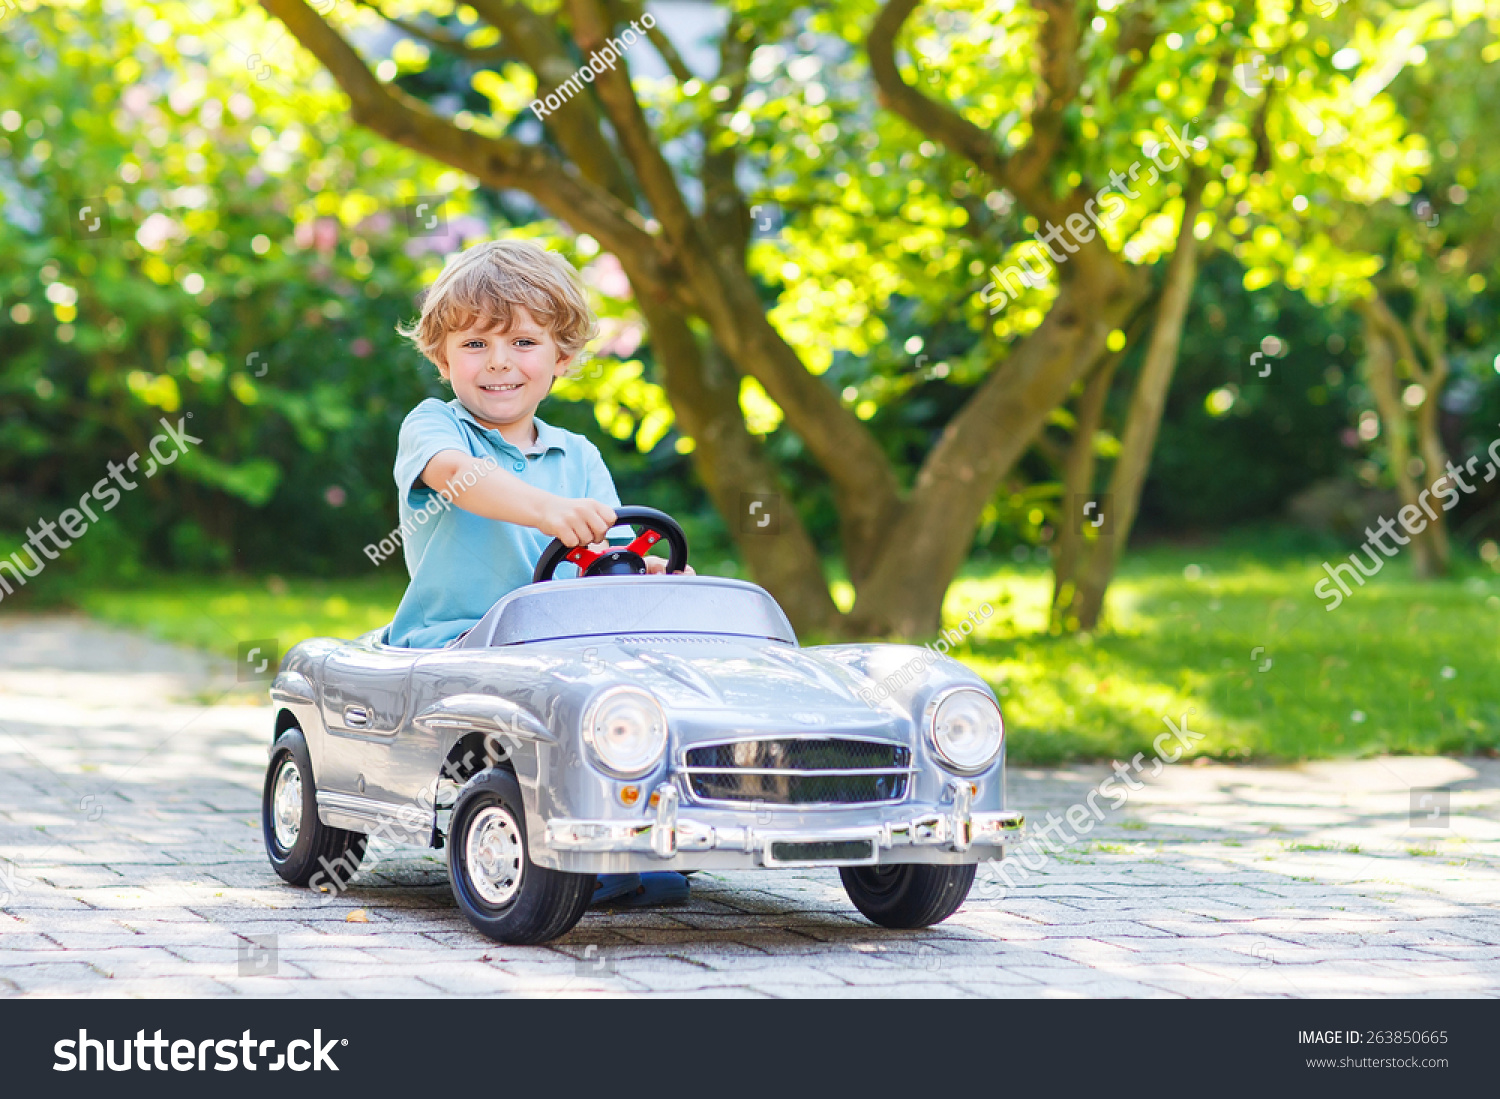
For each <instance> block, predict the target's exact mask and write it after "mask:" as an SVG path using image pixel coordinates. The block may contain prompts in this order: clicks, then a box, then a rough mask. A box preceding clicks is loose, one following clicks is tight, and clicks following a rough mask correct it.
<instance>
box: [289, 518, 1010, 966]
mask: <svg viewBox="0 0 1500 1099" xmlns="http://www.w3.org/2000/svg"><path fill="white" fill-rule="evenodd" d="M617 516H618V520H617V521H618V522H619V523H620V524H622V525H628V526H630V527H631V528H632V529H635V530H638V531H639V533H638V534H637V535H636V537H635V538H634V540H633V541H632V542H631V543H630V544H629V545H628V546H624V547H621V548H617V549H611V550H610V551H609V552H607V553H604V554H602V555H596V554H594V553H593V552H591V551H590V550H588V549H587V548H582V547H580V548H575V549H569V548H568V547H566V546H564V545H563V544H562V543H561V542H554V543H553V544H552V545H551V546H550V547H549V548H548V549H547V551H546V553H545V554H544V555H543V557H542V559H541V561H540V562H539V564H538V565H537V569H536V574H535V580H536V581H537V582H536V583H534V584H532V585H530V586H528V587H525V588H522V589H520V590H517V591H515V592H512V593H511V594H510V595H508V596H506V597H505V598H504V599H502V600H500V601H499V602H498V603H496V604H495V606H494V608H493V609H492V610H491V611H490V612H489V613H488V614H487V615H486V616H485V617H484V618H483V619H482V620H481V621H480V622H479V624H478V625H477V626H475V627H474V629H473V630H471V631H470V632H469V633H468V634H467V635H466V636H465V637H464V638H463V639H462V640H461V641H460V642H459V643H457V644H456V645H455V646H454V647H451V648H445V649H405V648H394V647H392V646H390V645H387V644H385V643H384V639H385V633H386V631H385V630H377V631H373V632H371V633H369V634H366V635H365V636H363V637H361V638H359V639H357V640H355V641H341V640H335V639H330V638H316V639H312V640H308V641H303V642H302V643H301V644H299V645H297V646H296V647H295V648H293V649H292V650H291V651H290V652H289V653H288V654H287V656H286V658H285V660H283V662H282V664H281V668H280V670H279V673H278V674H277V676H276V679H275V681H274V683H273V684H272V686H271V698H272V700H273V701H274V703H275V705H276V707H277V713H276V732H275V741H274V743H273V745H272V747H271V762H270V767H269V769H268V771H267V773H266V784H265V794H264V798H263V803H262V807H263V813H262V816H263V832H264V835H265V843H266V850H267V852H268V854H269V855H270V859H271V864H272V866H273V867H274V868H275V869H276V872H277V873H278V874H279V875H281V877H282V878H284V879H285V880H286V881H288V882H292V883H294V884H297V885H308V884H310V883H311V884H312V885H314V886H315V887H321V888H323V889H325V890H328V889H333V890H335V891H337V890H339V889H342V888H343V887H344V886H345V885H346V884H347V882H348V879H349V877H350V876H351V875H352V874H353V873H354V871H355V869H357V867H358V865H359V862H360V859H361V858H362V857H363V855H364V852H365V848H366V844H367V841H368V838H369V835H370V834H372V833H377V834H382V835H386V836H388V837H391V838H394V839H398V840H405V841H410V842H416V843H421V844H424V845H428V846H431V847H434V848H441V847H446V848H447V853H448V856H447V857H448V869H449V874H450V878H451V881H452V887H453V893H454V896H455V897H456V898H457V901H458V904H459V906H460V907H461V908H462V909H463V911H464V913H465V915H466V916H467V917H468V918H469V920H470V921H471V922H472V923H473V924H474V926H475V927H476V928H478V929H479V930H480V931H482V932H484V933H485V934H486V935H489V936H491V937H492V938H494V939H498V940H500V941H502V942H508V943H539V942H546V941H548V940H550V939H554V938H556V937H557V936H559V935H562V934H564V933H566V932H567V931H568V930H569V929H570V928H571V927H572V926H573V925H574V924H575V923H576V922H577V921H578V919H579V918H580V917H581V916H582V915H583V912H584V909H585V908H586V907H587V906H588V904H589V901H590V899H591V896H592V893H593V891H594V888H595V878H596V875H598V874H601V873H615V872H637V871H645V870H681V871H693V870H738V869H750V868H754V867H808V866H832V867H838V868H839V873H840V876H841V877H842V879H843V884H844V888H845V889H846V891H847V892H848V894H849V898H850V900H852V901H853V902H854V905H855V907H856V908H858V909H859V910H860V911H861V912H862V913H864V914H865V916H867V917H868V918H869V919H871V920H873V921H874V922H875V923H877V924H881V925H883V926H885V927H892V928H915V927H925V926H928V925H930V924H934V923H937V922H939V921H941V920H944V919H946V918H947V917H948V916H950V915H952V914H953V913H954V912H955V911H957V909H958V907H959V906H960V905H961V904H962V903H963V902H964V899H965V897H967V895H968V892H969V888H970V886H971V885H972V884H973V881H974V871H975V864H976V863H977V862H978V861H979V859H980V858H981V857H986V858H998V857H1001V855H1002V853H1003V849H1004V844H1006V843H1007V842H1009V841H1011V840H1014V839H1015V838H1016V837H1017V836H1018V835H1019V832H1020V829H1021V826H1022V818H1021V816H1020V815H1019V814H1017V813H1012V812H1006V811H1005V808H1004V780H1005V753H1004V726H1003V723H1002V719H1001V714H1000V709H999V706H998V704H997V703H996V701H995V697H994V695H993V693H992V692H991V691H990V689H989V688H988V686H986V684H985V683H984V681H983V680H981V679H980V678H979V677H978V676H977V675H975V674H974V673H973V672H971V671H970V670H969V669H967V668H965V667H964V666H963V665H962V664H960V663H958V662H957V661H954V660H950V659H948V658H947V657H945V656H937V654H936V653H933V652H931V651H929V650H927V649H921V648H916V647H913V646H905V645H881V644H854V645H821V646H816V647H812V648H801V647H799V645H798V643H797V638H796V636H795V635H794V634H793V632H792V628H791V625H790V624H789V623H788V621H787V618H786V615H785V614H783V613H782V611H781V608H780V607H779V606H777V604H776V602H775V600H773V599H772V598H771V597H770V595H768V594H767V593H766V592H765V591H764V590H763V589H761V588H759V587H757V586H755V585H754V584H748V583H744V582H742V581H738V580H729V579H719V578H712V577H704V576H686V575H665V576H646V575H642V574H643V573H644V572H645V565H644V562H643V560H642V554H643V553H644V552H645V550H646V549H648V548H649V547H650V546H651V545H653V544H655V543H656V542H657V541H660V540H662V539H665V540H666V542H667V544H668V546H669V547H670V553H671V556H670V560H669V562H668V569H669V571H670V572H672V573H675V572H678V571H679V570H681V568H682V567H683V566H684V565H686V563H687V541H686V538H685V537H684V536H683V533H682V530H681V528H680V527H679V526H678V525H677V523H676V522H674V521H673V520H672V519H671V518H670V517H668V516H666V515H664V514H663V513H661V512H659V511H654V510H652V509H650V508H621V509H619V510H618V512H617ZM564 560H567V561H570V562H572V563H573V564H574V565H576V566H577V567H578V568H579V569H580V570H581V575H580V576H578V577H576V578H573V579H566V580H553V579H552V577H553V574H554V572H555V570H556V569H557V567H558V565H559V564H560V563H561V562H562V561H564Z"/></svg>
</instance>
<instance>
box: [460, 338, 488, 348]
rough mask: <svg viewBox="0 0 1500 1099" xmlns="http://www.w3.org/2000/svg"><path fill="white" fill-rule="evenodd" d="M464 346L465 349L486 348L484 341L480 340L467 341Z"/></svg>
mask: <svg viewBox="0 0 1500 1099" xmlns="http://www.w3.org/2000/svg"><path fill="white" fill-rule="evenodd" d="M463 346H464V347H483V346H484V341H483V340H480V339H473V340H465V341H464V342H463Z"/></svg>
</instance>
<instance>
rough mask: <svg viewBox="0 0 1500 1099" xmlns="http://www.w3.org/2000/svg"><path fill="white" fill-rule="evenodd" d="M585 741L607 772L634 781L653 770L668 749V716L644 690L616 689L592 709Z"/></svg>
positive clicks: (593, 705)
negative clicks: (633, 779)
mask: <svg viewBox="0 0 1500 1099" xmlns="http://www.w3.org/2000/svg"><path fill="white" fill-rule="evenodd" d="M583 739H584V742H585V743H586V744H587V745H588V746H589V750H590V751H591V752H593V754H594V759H595V760H596V761H597V762H598V764H599V765H600V766H601V767H603V768H604V769H605V770H606V771H608V772H610V773H611V774H614V775H618V776H619V777H621V778H635V777H637V776H638V775H643V774H645V773H646V772H647V771H649V770H650V769H651V768H652V767H654V766H655V765H656V761H657V760H659V759H661V754H662V752H663V751H665V750H666V747H667V715H666V714H664V713H662V709H661V706H660V705H659V704H658V703H657V701H656V699H654V698H652V697H651V696H650V695H649V694H647V693H646V692H645V691H640V690H637V689H636V688H634V687H613V688H611V689H609V690H607V691H605V692H604V693H603V694H602V695H600V696H599V697H598V698H596V699H595V700H594V702H593V704H592V705H591V706H590V707H589V712H588V714H587V715H586V716H585V718H584V721H583Z"/></svg>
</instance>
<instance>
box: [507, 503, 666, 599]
mask: <svg viewBox="0 0 1500 1099" xmlns="http://www.w3.org/2000/svg"><path fill="white" fill-rule="evenodd" d="M615 525H616V526H631V527H640V528H642V529H641V532H640V533H639V534H637V535H636V536H635V538H634V539H633V540H632V541H631V543H630V544H629V545H628V546H620V547H618V548H616V549H611V550H608V551H606V552H604V553H595V552H594V551H593V550H591V549H589V548H588V547H587V546H569V545H566V544H564V542H563V540H562V539H561V538H554V539H552V544H551V545H549V546H548V547H547V548H546V549H545V550H543V551H542V559H541V560H540V561H538V562H537V563H536V571H535V572H534V573H532V574H531V582H532V583H533V584H540V583H542V582H543V581H546V580H551V579H552V574H553V573H554V572H556V571H557V566H558V565H560V564H562V563H563V562H564V561H571V562H573V564H575V565H577V566H578V575H580V576H641V575H644V574H645V572H646V562H645V560H644V555H645V552H646V551H647V550H648V549H650V548H651V547H652V546H654V545H656V543H658V542H660V541H661V540H662V539H663V538H665V539H666V540H667V547H668V549H669V551H670V553H669V555H668V557H667V571H668V572H681V571H682V570H683V569H685V568H686V567H687V559H688V547H687V535H685V534H683V533H682V527H680V526H678V525H677V520H676V519H673V518H672V517H671V516H670V515H668V514H667V513H666V512H664V511H657V510H656V509H655V508H640V507H629V508H626V507H622V508H616V509H615Z"/></svg>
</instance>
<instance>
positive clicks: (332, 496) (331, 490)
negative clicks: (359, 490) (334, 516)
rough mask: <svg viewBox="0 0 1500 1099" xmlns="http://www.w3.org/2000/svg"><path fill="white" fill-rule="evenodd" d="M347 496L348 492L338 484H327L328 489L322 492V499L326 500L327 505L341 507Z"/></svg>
mask: <svg viewBox="0 0 1500 1099" xmlns="http://www.w3.org/2000/svg"><path fill="white" fill-rule="evenodd" d="M348 498H349V494H348V493H346V492H345V491H344V490H343V488H342V487H340V486H339V485H329V486H328V491H326V492H324V493H323V499H325V500H327V501H328V506H329V507H335V508H341V507H343V506H344V501H345V500H347V499H348Z"/></svg>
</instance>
